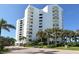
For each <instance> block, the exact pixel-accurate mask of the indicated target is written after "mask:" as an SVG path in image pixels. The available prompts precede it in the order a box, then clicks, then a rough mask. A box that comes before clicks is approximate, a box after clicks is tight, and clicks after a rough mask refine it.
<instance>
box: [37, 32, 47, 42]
mask: <svg viewBox="0 0 79 59" xmlns="http://www.w3.org/2000/svg"><path fill="white" fill-rule="evenodd" d="M46 35H47V34H46V32H44V31H38V32H37V34H36V36H37V37H38V39H40V40H41V42H43V41H44V39H46Z"/></svg>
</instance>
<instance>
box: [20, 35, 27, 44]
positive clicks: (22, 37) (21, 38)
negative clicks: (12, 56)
mask: <svg viewBox="0 0 79 59" xmlns="http://www.w3.org/2000/svg"><path fill="white" fill-rule="evenodd" d="M25 39H27V38H26V37H24V36H21V37H20V39H19V40H20V41H22V44H23V42H24V40H25Z"/></svg>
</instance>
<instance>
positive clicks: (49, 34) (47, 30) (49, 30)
mask: <svg viewBox="0 0 79 59" xmlns="http://www.w3.org/2000/svg"><path fill="white" fill-rule="evenodd" d="M45 32H46V33H47V44H48V45H49V42H50V41H49V38H51V37H52V35H51V34H52V29H46V30H45Z"/></svg>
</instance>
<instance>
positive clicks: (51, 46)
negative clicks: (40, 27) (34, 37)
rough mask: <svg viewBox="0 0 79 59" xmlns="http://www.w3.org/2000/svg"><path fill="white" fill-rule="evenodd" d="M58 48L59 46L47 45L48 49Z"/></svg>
mask: <svg viewBox="0 0 79 59" xmlns="http://www.w3.org/2000/svg"><path fill="white" fill-rule="evenodd" d="M56 46H57V45H55V44H52V45H47V47H48V48H54V47H56Z"/></svg>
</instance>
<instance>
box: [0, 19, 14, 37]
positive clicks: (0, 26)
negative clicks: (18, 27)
mask: <svg viewBox="0 0 79 59" xmlns="http://www.w3.org/2000/svg"><path fill="white" fill-rule="evenodd" d="M10 28H11V29H15V26H13V25H11V24H8V23H7V21H5V20H4V19H3V18H2V19H1V20H0V36H1V30H2V29H5V30H7V31H9V32H10Z"/></svg>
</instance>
